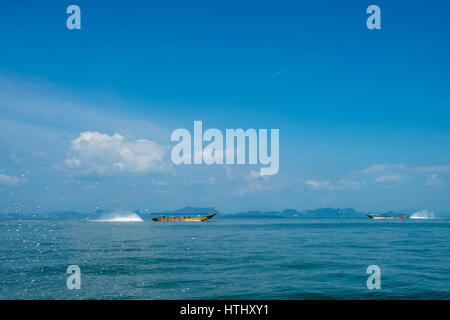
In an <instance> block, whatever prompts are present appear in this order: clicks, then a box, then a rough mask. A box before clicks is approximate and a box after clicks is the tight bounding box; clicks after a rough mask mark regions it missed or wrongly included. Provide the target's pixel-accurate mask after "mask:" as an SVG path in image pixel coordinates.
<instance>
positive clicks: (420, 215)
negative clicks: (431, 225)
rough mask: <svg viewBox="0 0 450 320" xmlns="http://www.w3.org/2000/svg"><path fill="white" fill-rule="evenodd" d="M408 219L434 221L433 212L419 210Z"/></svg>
mask: <svg viewBox="0 0 450 320" xmlns="http://www.w3.org/2000/svg"><path fill="white" fill-rule="evenodd" d="M409 218H410V219H435V216H434V212H432V211H429V210H420V211H417V212H415V213H413V214H412V215H411V217H409Z"/></svg>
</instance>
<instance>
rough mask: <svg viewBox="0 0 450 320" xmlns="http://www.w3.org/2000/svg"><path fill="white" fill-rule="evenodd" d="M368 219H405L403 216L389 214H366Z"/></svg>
mask: <svg viewBox="0 0 450 320" xmlns="http://www.w3.org/2000/svg"><path fill="white" fill-rule="evenodd" d="M367 216H368V217H369V218H370V219H406V217H405V216H398V217H391V216H372V215H370V214H367Z"/></svg>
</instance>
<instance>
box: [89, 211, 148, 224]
mask: <svg viewBox="0 0 450 320" xmlns="http://www.w3.org/2000/svg"><path fill="white" fill-rule="evenodd" d="M94 221H101V222H143V221H144V220H142V218H141V217H139V216H138V215H137V214H136V213H134V212H131V211H125V210H115V211H113V212H111V213H107V214H104V215H102V216H101V217H100V219H98V220H94Z"/></svg>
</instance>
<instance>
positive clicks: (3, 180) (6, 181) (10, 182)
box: [0, 173, 28, 186]
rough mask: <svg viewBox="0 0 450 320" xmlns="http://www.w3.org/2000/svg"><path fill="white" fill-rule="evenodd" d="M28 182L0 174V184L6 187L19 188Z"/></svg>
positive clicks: (24, 179)
mask: <svg viewBox="0 0 450 320" xmlns="http://www.w3.org/2000/svg"><path fill="white" fill-rule="evenodd" d="M27 182H28V180H27V179H26V178H23V177H22V178H19V177H15V176H8V175H6V174H3V173H0V184H2V185H7V186H20V185H22V184H25V183H27Z"/></svg>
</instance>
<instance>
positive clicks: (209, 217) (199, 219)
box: [152, 213, 216, 221]
mask: <svg viewBox="0 0 450 320" xmlns="http://www.w3.org/2000/svg"><path fill="white" fill-rule="evenodd" d="M215 215H216V213H213V214H209V215H207V216H202V217H194V218H191V217H166V216H163V217H155V218H152V220H153V221H205V220H209V219H211V218H212V217H214V216H215Z"/></svg>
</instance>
